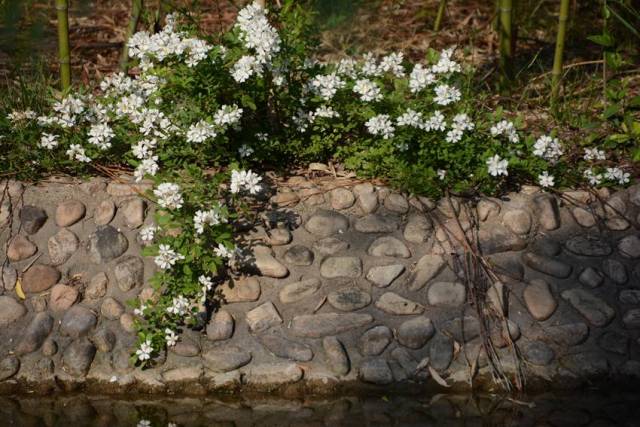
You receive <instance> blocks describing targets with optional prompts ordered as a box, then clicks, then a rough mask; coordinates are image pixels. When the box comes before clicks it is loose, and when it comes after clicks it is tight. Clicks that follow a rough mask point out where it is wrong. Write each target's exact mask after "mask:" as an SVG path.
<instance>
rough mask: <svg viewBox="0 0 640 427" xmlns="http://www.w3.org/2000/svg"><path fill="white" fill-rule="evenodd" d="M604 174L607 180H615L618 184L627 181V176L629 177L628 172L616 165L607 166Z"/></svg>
mask: <svg viewBox="0 0 640 427" xmlns="http://www.w3.org/2000/svg"><path fill="white" fill-rule="evenodd" d="M604 176H605V178H607V179H608V180H611V181H617V182H618V184H620V185H624V184H627V183H629V178H630V177H631V175H630V174H629V173H628V172H625V171H623V170H622V169H620V168H618V167H614V168H607V171H606V172H605V175H604Z"/></svg>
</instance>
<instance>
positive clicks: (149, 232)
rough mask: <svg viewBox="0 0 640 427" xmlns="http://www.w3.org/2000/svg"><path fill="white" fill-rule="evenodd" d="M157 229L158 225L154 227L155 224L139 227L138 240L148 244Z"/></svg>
mask: <svg viewBox="0 0 640 427" xmlns="http://www.w3.org/2000/svg"><path fill="white" fill-rule="evenodd" d="M157 230H158V227H156V226H155V225H146V226H144V227H142V228H141V229H140V233H138V234H139V235H140V240H141V241H142V243H144V244H149V243H151V242H153V239H154V237H155V234H156V231H157Z"/></svg>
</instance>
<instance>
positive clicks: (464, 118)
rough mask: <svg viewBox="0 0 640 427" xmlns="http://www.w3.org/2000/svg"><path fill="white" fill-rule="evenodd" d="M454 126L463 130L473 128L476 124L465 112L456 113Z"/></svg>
mask: <svg viewBox="0 0 640 427" xmlns="http://www.w3.org/2000/svg"><path fill="white" fill-rule="evenodd" d="M451 127H452V128H457V129H460V130H462V131H465V130H473V129H474V128H475V127H476V125H475V124H474V123H473V122H472V121H471V118H470V117H469V116H468V115H466V114H465V113H460V114H456V115H455V116H453V124H452V125H451Z"/></svg>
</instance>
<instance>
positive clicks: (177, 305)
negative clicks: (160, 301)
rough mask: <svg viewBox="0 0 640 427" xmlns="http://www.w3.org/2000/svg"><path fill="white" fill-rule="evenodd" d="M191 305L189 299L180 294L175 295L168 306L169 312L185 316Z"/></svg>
mask: <svg viewBox="0 0 640 427" xmlns="http://www.w3.org/2000/svg"><path fill="white" fill-rule="evenodd" d="M189 306H190V304H189V300H188V299H186V298H185V297H184V296H182V295H179V296H177V297H173V301H172V304H171V305H170V306H169V307H167V313H169V314H175V315H177V316H184V315H185V314H187V312H188V311H189Z"/></svg>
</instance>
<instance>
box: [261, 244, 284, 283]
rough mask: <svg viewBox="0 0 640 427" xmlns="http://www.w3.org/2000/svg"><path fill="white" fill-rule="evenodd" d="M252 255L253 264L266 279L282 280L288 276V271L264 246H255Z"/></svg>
mask: <svg viewBox="0 0 640 427" xmlns="http://www.w3.org/2000/svg"><path fill="white" fill-rule="evenodd" d="M253 255H254V257H255V259H254V260H253V262H254V263H255V267H256V268H257V269H258V271H259V272H260V274H261V275H263V276H266V277H273V278H282V277H286V276H287V275H288V274H289V269H287V267H285V266H284V265H283V264H282V263H281V262H280V261H278V260H277V259H275V258H274V256H273V252H272V251H271V248H268V247H266V246H257V247H256V248H255V249H254V250H253Z"/></svg>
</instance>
